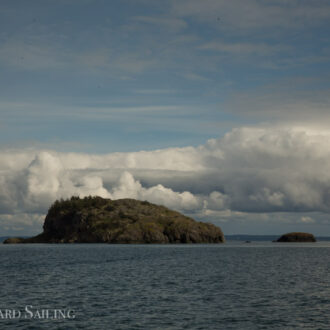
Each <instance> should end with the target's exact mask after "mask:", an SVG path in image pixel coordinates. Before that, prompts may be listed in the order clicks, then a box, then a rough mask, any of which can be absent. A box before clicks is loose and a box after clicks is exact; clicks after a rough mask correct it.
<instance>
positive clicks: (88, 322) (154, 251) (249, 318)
mask: <svg viewBox="0 0 330 330" xmlns="http://www.w3.org/2000/svg"><path fill="white" fill-rule="evenodd" d="M329 253H330V244H329V243H316V244H306V243H305V244H292V243H291V244H283V243H251V244H243V243H239V242H236V243H230V242H229V243H226V244H224V245H106V244H86V245H83V244H79V245H66V244H65V245H56V244H54V245H43V244H40V245H38V244H36V245H33V244H31V245H30V244H29V245H1V246H0V261H1V270H0V271H1V277H0V278H1V297H0V303H1V304H0V309H1V311H2V314H3V317H2V318H0V329H46V328H47V329H329V327H330V276H329V270H330V264H329ZM26 306H28V307H26ZM25 308H28V309H30V313H28V314H27V313H26V311H25ZM5 309H9V310H19V311H21V316H20V317H17V318H15V319H14V318H11V319H9V318H6V317H5V315H4V312H5ZM46 309H48V310H50V315H49V317H48V318H47V317H46V316H45V315H44V316H45V317H44V318H42V315H41V312H42V310H46ZM54 309H60V310H62V311H65V313H66V312H67V311H68V310H71V311H72V312H71V313H72V314H70V315H69V316H70V318H69V317H67V315H66V314H64V315H65V317H63V314H62V315H59V316H60V317H57V316H56V318H55V317H54V315H53V314H52V313H53V311H54ZM24 311H25V312H24ZM63 313H64V312H63ZM31 314H33V317H32V315H31ZM0 316H1V315H0Z"/></svg>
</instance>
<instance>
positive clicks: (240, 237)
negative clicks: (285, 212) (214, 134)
mask: <svg viewBox="0 0 330 330" xmlns="http://www.w3.org/2000/svg"><path fill="white" fill-rule="evenodd" d="M279 236H280V235H245V234H234V235H225V238H226V241H242V242H245V241H250V242H253V241H255V242H272V241H274V240H276V239H278V238H279ZM11 237H15V236H1V237H0V243H2V242H3V241H4V240H6V239H7V238H11ZM20 237H22V238H30V237H32V236H20ZM315 238H316V239H317V241H318V242H327V241H330V236H315Z"/></svg>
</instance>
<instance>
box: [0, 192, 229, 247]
mask: <svg viewBox="0 0 330 330" xmlns="http://www.w3.org/2000/svg"><path fill="white" fill-rule="evenodd" d="M14 240H17V241H14ZM224 241H225V239H224V235H223V233H222V231H221V229H220V228H218V227H216V226H215V225H213V224H209V223H203V222H197V221H195V220H193V219H191V218H189V217H186V216H184V215H182V214H181V213H179V212H176V211H172V210H170V209H168V208H166V207H164V206H159V205H155V204H151V203H149V202H146V201H138V200H134V199H119V200H110V199H103V198H101V197H86V198H83V199H80V198H79V197H72V198H71V199H69V200H65V201H64V200H61V201H56V202H55V203H54V204H53V205H52V206H51V207H50V209H49V211H48V214H47V216H46V219H45V222H44V226H43V233H41V234H39V235H38V236H35V237H32V238H28V239H13V238H11V239H8V240H6V241H5V242H4V243H223V242H224Z"/></svg>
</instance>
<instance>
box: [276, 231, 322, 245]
mask: <svg viewBox="0 0 330 330" xmlns="http://www.w3.org/2000/svg"><path fill="white" fill-rule="evenodd" d="M276 242H290V243H291V242H293V243H295V242H297V243H304V242H316V239H315V237H314V235H312V234H309V233H299V232H293V233H287V234H284V235H282V236H281V237H280V238H279V239H278V240H277V241H276Z"/></svg>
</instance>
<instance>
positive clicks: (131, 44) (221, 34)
mask: <svg viewBox="0 0 330 330" xmlns="http://www.w3.org/2000/svg"><path fill="white" fill-rule="evenodd" d="M0 15H1V17H0V18H1V19H0V22H1V23H0V29H1V34H0V41H1V45H2V46H1V50H0V69H1V77H0V87H1V88H0V93H1V94H0V96H1V104H0V111H1V117H0V119H1V128H2V129H1V133H0V134H1V135H0V137H1V141H2V143H1V145H2V147H6V146H15V147H17V146H21V145H23V146H26V144H30V145H39V144H42V145H44V146H45V147H47V146H51V147H54V145H55V146H56V149H59V150H68V148H71V147H73V148H74V149H75V150H78V151H87V152H103V153H106V152H110V151H133V150H140V149H154V148H162V147H167V146H185V145H198V144H200V143H204V142H205V141H206V140H207V139H208V138H212V137H218V136H222V135H223V134H224V133H225V132H227V131H229V130H230V129H231V128H232V127H237V126H241V125H246V124H249V125H250V124H253V123H259V122H265V121H266V122H268V121H272V120H277V121H282V120H287V119H288V118H287V117H288V116H287V114H286V113H285V112H284V113H281V111H278V113H275V114H274V113H273V112H272V111H270V110H269V109H268V107H269V105H270V104H271V105H272V106H273V103H274V101H276V102H277V103H279V99H280V100H281V102H283V103H284V104H292V102H296V101H297V99H301V94H302V95H303V97H305V98H306V99H307V101H308V102H313V95H311V96H310V95H305V93H304V92H305V91H308V92H309V93H313V92H314V91H315V90H316V91H317V92H318V93H323V94H324V95H326V94H327V93H328V89H329V58H330V57H329V51H330V48H329V42H328V41H329V34H330V33H329V32H330V31H329V16H330V4H329V3H328V2H327V1H313V3H311V2H310V1H230V2H228V1H212V0H208V1H205V2H203V3H202V2H200V1H125V0H124V1H101V0H99V1H29V2H27V1H2V2H1V5H0ZM265 94H266V96H268V97H269V98H268V99H267V98H266V97H265ZM326 101H327V100H326ZM260 107H261V108H262V110H260V109H259V111H257V110H255V108H260ZM260 112H262V114H260ZM275 112H276V111H275ZM293 112H294V111H293ZM294 115H297V114H293V116H294ZM291 119H292V118H291Z"/></svg>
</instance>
